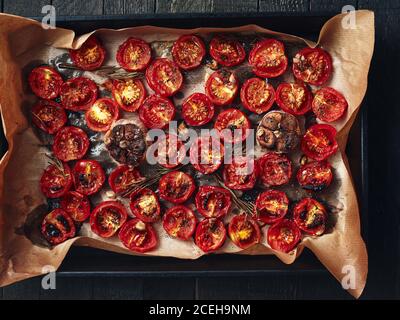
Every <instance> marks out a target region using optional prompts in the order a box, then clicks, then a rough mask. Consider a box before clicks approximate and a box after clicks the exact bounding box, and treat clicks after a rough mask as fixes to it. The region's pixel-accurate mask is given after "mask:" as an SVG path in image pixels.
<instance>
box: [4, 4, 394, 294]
mask: <svg viewBox="0 0 400 320" xmlns="http://www.w3.org/2000/svg"><path fill="white" fill-rule="evenodd" d="M0 3H1V10H2V12H7V13H13V14H17V15H21V16H30V17H32V16H40V15H41V8H42V6H43V5H46V4H49V3H51V4H53V5H54V6H55V7H56V10H57V15H59V16H74V15H80V16H82V15H115V14H146V13H151V14H154V13H188V12H202V13H207V12H225V13H226V12H249V14H251V12H286V11H295V12H310V11H311V12H321V11H322V12H329V13H333V14H335V13H339V12H341V9H342V7H343V6H344V5H347V4H351V5H353V6H354V7H356V8H366V9H371V10H374V11H375V14H376V47H375V53H374V58H373V62H372V68H371V72H370V83H369V88H368V92H367V96H366V102H367V104H368V106H369V110H368V119H369V122H368V127H369V129H368V130H369V131H368V158H369V166H370V172H369V176H370V180H369V195H370V201H369V206H370V207H369V221H368V250H369V264H370V267H369V270H370V271H369V277H368V282H367V287H366V289H365V291H364V294H363V296H362V298H365V299H393V298H397V299H398V298H400V196H399V194H400V193H399V191H400V168H399V167H400V166H399V165H400V139H399V137H400V102H399V101H400V99H399V92H400V91H399V88H400V77H399V76H398V74H399V71H400V59H399V52H400V51H399V49H400V28H399V27H400V26H399V22H400V20H399V19H400V18H399V16H400V0H390V1H389V0H385V1H380V0H358V1H355V0H327V1H322V0H281V1H279V0H270V1H268V0H203V1H201V0H172V1H168V0H99V1H97V0H83V1H82V0H70V1H61V0H52V1H49V0H26V1H25V0H0ZM40 281H41V279H39V278H34V279H29V280H26V281H23V282H20V283H17V284H14V285H11V286H8V287H5V288H3V289H1V288H0V299H157V298H158V299H351V297H350V296H349V295H348V294H347V293H346V292H345V291H344V290H343V289H342V288H341V286H340V285H339V283H338V282H337V281H336V280H335V279H333V277H332V276H330V275H329V273H328V272H321V273H317V274H308V273H293V274H291V273H283V274H278V275H267V276H257V277H256V276H249V277H245V278H244V277H239V278H233V277H209V278H206V277H202V278H166V277H159V278H149V277H147V278H132V277H118V278H114V277H91V278H81V277H72V278H71V277H68V278H65V277H64V278H58V279H57V290H42V289H41V285H40Z"/></svg>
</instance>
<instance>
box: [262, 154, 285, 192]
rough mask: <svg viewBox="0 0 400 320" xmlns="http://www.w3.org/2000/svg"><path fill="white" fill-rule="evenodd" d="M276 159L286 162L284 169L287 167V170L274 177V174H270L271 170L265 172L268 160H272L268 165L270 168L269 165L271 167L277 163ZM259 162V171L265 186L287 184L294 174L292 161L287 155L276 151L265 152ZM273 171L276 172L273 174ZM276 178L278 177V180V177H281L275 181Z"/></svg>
mask: <svg viewBox="0 0 400 320" xmlns="http://www.w3.org/2000/svg"><path fill="white" fill-rule="evenodd" d="M275 161H278V162H279V163H284V164H285V165H284V167H285V166H286V168H284V169H286V170H285V172H283V174H284V175H282V176H278V177H274V176H271V175H269V172H265V169H266V162H270V165H269V166H268V168H269V167H271V165H272V164H274V163H275ZM257 163H258V172H259V174H260V179H261V182H262V184H263V185H264V186H266V187H269V186H280V185H284V184H287V183H288V182H289V181H290V178H291V176H292V162H291V161H290V159H289V158H288V157H287V156H286V155H284V154H280V153H276V152H268V153H266V154H264V155H263V156H262V157H261V158H260V159H258V161H257ZM268 168H267V169H268ZM280 168H282V167H280ZM273 173H274V172H272V174H273ZM274 178H276V179H275V180H277V179H278V178H280V179H278V181H275V180H274Z"/></svg>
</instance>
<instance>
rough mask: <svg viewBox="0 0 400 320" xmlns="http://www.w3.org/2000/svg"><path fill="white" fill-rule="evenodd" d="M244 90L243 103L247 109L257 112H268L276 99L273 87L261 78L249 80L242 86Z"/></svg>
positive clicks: (242, 94)
mask: <svg viewBox="0 0 400 320" xmlns="http://www.w3.org/2000/svg"><path fill="white" fill-rule="evenodd" d="M242 91H243V93H242ZM242 91H241V100H242V103H243V104H244V106H245V107H246V108H247V109H249V110H250V111H252V112H255V113H257V114H261V113H263V112H267V111H268V110H269V109H270V108H271V106H272V104H273V102H274V100H275V93H274V89H273V87H272V86H271V85H270V84H268V83H267V82H265V81H264V80H262V79H259V78H252V79H249V80H247V81H246V82H245V83H244V85H243V87H242Z"/></svg>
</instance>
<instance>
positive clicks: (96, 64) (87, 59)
mask: <svg viewBox="0 0 400 320" xmlns="http://www.w3.org/2000/svg"><path fill="white" fill-rule="evenodd" d="M69 54H70V56H71V59H72V61H73V62H74V64H75V65H76V66H77V67H78V68H80V69H82V70H96V69H98V68H100V67H101V66H102V65H103V63H104V60H105V58H106V50H105V49H104V47H103V46H102V45H101V43H100V41H99V39H97V38H96V37H95V36H91V37H89V39H87V40H86V41H85V42H84V43H83V44H82V46H81V47H80V48H79V49H77V50H69Z"/></svg>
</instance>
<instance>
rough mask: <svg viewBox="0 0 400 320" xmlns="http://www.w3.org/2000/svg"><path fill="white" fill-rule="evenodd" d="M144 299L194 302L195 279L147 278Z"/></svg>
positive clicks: (144, 283)
mask: <svg viewBox="0 0 400 320" xmlns="http://www.w3.org/2000/svg"><path fill="white" fill-rule="evenodd" d="M143 289H144V291H143V298H144V299H145V300H146V299H154V300H156V299H158V300H165V299H171V300H182V299H183V300H189V299H190V300H193V299H194V297H195V279H194V278H145V279H144V281H143Z"/></svg>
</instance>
